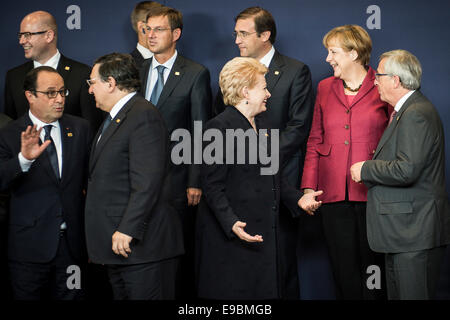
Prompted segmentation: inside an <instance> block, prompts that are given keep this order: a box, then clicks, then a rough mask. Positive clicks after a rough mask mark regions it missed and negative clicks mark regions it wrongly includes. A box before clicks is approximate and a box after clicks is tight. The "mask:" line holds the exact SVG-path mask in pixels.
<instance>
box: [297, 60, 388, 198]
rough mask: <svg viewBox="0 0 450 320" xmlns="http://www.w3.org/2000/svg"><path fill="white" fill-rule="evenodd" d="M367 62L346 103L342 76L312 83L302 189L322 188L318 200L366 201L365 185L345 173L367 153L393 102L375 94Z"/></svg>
mask: <svg viewBox="0 0 450 320" xmlns="http://www.w3.org/2000/svg"><path fill="white" fill-rule="evenodd" d="M374 80H375V71H374V70H373V69H372V68H370V67H369V70H368V72H367V75H366V77H365V78H364V81H363V83H362V86H361V89H359V92H358V94H357V95H356V96H355V97H354V99H353V101H352V103H351V104H350V105H349V104H348V102H347V98H346V97H345V94H344V87H343V85H342V80H341V79H339V78H336V77H330V78H326V79H324V80H322V81H321V82H320V83H319V85H318V88H317V97H316V103H315V106H314V116H313V122H312V127H311V132H310V134H309V139H308V145H307V151H306V157H305V165H304V168H303V178H302V184H301V187H302V189H304V188H311V189H314V190H323V194H322V195H321V196H319V197H318V200H322V201H323V202H324V203H329V202H337V201H343V200H345V190H346V188H347V189H348V200H350V201H367V188H366V187H365V186H364V184H359V183H355V182H353V181H352V179H351V175H350V167H351V165H352V164H353V163H355V162H358V161H364V160H369V159H372V156H373V154H374V153H375V149H376V148H377V145H378V141H379V140H380V138H381V135H382V134H383V131H384V129H385V128H386V126H387V124H388V121H389V116H390V113H391V112H392V110H393V108H392V107H391V106H390V105H389V104H387V103H386V102H383V101H381V100H380V95H379V94H378V89H377V88H376V87H375V85H374Z"/></svg>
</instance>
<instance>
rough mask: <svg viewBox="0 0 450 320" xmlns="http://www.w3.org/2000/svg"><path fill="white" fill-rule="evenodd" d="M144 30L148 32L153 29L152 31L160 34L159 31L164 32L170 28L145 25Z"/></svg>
mask: <svg viewBox="0 0 450 320" xmlns="http://www.w3.org/2000/svg"><path fill="white" fill-rule="evenodd" d="M145 30H146V31H147V32H148V33H150V32H151V31H152V30H153V32H154V33H156V34H160V33H162V32H164V31H166V30H171V29H170V28H162V27H155V28H152V27H149V26H146V27H145Z"/></svg>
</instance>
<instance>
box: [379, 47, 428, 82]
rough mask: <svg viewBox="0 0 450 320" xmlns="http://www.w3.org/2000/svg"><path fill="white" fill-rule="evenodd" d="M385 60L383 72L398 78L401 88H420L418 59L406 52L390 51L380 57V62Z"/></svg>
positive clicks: (420, 68) (420, 71) (420, 69)
mask: <svg viewBox="0 0 450 320" xmlns="http://www.w3.org/2000/svg"><path fill="white" fill-rule="evenodd" d="M383 59H386V61H385V63H384V72H385V73H388V74H393V75H396V76H398V77H399V78H400V82H401V84H402V87H403V88H405V89H409V90H416V89H418V88H419V87H420V79H421V77H422V67H421V65H420V62H419V59H417V57H416V56H415V55H413V54H412V53H411V52H409V51H406V50H392V51H388V52H385V53H383V54H382V55H381V57H380V61H381V60H383Z"/></svg>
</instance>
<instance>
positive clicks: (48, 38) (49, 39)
mask: <svg viewBox="0 0 450 320" xmlns="http://www.w3.org/2000/svg"><path fill="white" fill-rule="evenodd" d="M54 39H55V31H53V30H48V31H47V33H46V34H45V40H46V41H47V43H50V42H52V41H53V40H54Z"/></svg>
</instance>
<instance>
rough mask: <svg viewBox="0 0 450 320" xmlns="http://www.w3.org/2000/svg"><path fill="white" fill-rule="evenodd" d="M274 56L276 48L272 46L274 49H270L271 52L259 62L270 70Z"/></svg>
mask: <svg viewBox="0 0 450 320" xmlns="http://www.w3.org/2000/svg"><path fill="white" fill-rule="evenodd" d="M274 54H275V48H274V47H273V46H272V48H270V50H269V52H267V53H266V55H265V56H264V57H262V58H261V60H259V62H261V63H262V64H263V65H265V66H266V67H267V68H268V67H269V65H270V62H271V61H272V58H273V55H274Z"/></svg>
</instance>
